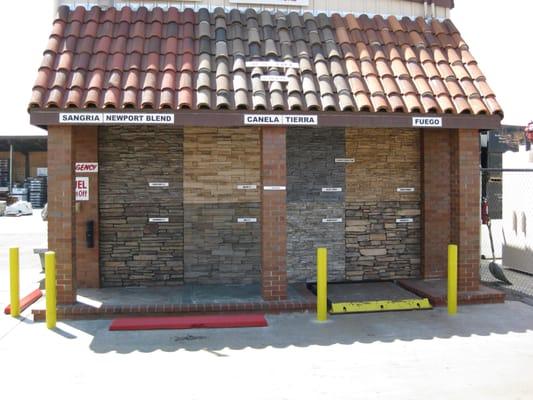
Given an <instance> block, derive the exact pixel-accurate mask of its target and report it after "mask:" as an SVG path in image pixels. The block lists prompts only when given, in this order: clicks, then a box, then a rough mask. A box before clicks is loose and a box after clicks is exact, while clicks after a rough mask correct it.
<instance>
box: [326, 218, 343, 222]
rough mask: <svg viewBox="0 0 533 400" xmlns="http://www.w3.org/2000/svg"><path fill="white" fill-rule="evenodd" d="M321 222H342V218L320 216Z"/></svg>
mask: <svg viewBox="0 0 533 400" xmlns="http://www.w3.org/2000/svg"><path fill="white" fill-rule="evenodd" d="M322 222H324V223H335V222H337V223H338V222H342V218H322Z"/></svg>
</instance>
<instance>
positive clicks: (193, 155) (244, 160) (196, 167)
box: [183, 128, 261, 204]
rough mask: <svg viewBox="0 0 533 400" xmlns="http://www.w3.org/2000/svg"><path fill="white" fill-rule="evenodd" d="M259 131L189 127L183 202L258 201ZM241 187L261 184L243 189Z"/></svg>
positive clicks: (185, 144) (251, 129)
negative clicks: (239, 187)
mask: <svg viewBox="0 0 533 400" xmlns="http://www.w3.org/2000/svg"><path fill="white" fill-rule="evenodd" d="M260 151H261V148H260V143H259V130H258V129H255V128H241V129H217V128H186V129H185V141H184V177H183V178H184V202H185V203H189V204H190V203H193V204H208V203H239V202H243V203H244V202H248V203H250V202H259V201H260V198H259V183H260V172H259V166H260V160H261V154H260ZM238 185H258V187H257V189H255V190H241V189H238V188H237V186H238Z"/></svg>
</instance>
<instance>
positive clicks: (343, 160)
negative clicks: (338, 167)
mask: <svg viewBox="0 0 533 400" xmlns="http://www.w3.org/2000/svg"><path fill="white" fill-rule="evenodd" d="M335 162H336V163H346V164H350V163H354V162H355V158H336V159H335Z"/></svg>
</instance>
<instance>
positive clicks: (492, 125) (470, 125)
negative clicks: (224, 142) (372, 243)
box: [30, 109, 501, 129]
mask: <svg viewBox="0 0 533 400" xmlns="http://www.w3.org/2000/svg"><path fill="white" fill-rule="evenodd" d="M68 114H72V115H84V116H96V115H99V116H107V115H109V116H113V115H114V116H119V115H120V116H128V115H140V116H143V115H144V116H153V115H154V114H157V115H165V116H169V117H170V118H168V120H169V122H163V123H160V122H157V120H156V119H155V118H152V122H150V124H152V125H167V126H168V125H171V126H188V127H245V126H273V125H275V126H293V125H294V126H302V125H304V126H308V127H322V128H324V127H332V128H333V127H344V128H348V127H353V128H438V129H497V128H500V126H501V117H500V116H499V115H471V114H408V113H386V112H382V113H375V112H374V113H370V112H356V113H352V112H331V111H328V112H310V111H305V112H298V111H268V112H257V111H229V110H218V111H217V110H177V111H171V110H110V109H91V110H90V111H88V110H59V109H56V110H50V109H46V110H42V109H33V110H31V111H30V123H31V124H32V125H36V126H40V127H43V128H45V127H48V126H51V125H64V126H67V125H71V126H103V125H121V124H124V125H129V126H130V125H147V123H146V122H135V121H126V122H124V123H121V122H116V121H117V119H113V118H109V119H110V120H111V121H115V122H111V121H110V122H106V123H101V122H94V121H84V122H76V121H72V120H68V119H67V118H63V119H64V121H63V122H60V119H61V118H60V116H61V115H68ZM247 116H248V120H247V118H246V117H247ZM254 116H255V117H263V118H252V117H254ZM269 116H278V117H280V118H281V117H285V116H287V117H301V118H296V119H295V118H288V120H289V122H285V123H275V122H274V121H273V120H275V118H271V119H269V118H267V117H269ZM309 117H311V118H312V120H313V122H312V123H309V121H306V120H308V119H309ZM139 121H145V119H143V118H142V117H140V118H139ZM284 121H285V120H284ZM290 121H294V123H291V122H290ZM302 121H303V122H302Z"/></svg>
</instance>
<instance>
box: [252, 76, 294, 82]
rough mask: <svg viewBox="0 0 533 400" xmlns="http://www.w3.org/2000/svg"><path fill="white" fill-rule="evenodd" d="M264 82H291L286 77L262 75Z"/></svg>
mask: <svg viewBox="0 0 533 400" xmlns="http://www.w3.org/2000/svg"><path fill="white" fill-rule="evenodd" d="M259 79H261V81H262V82H289V77H288V76H285V75H261V76H260V77H259Z"/></svg>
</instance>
